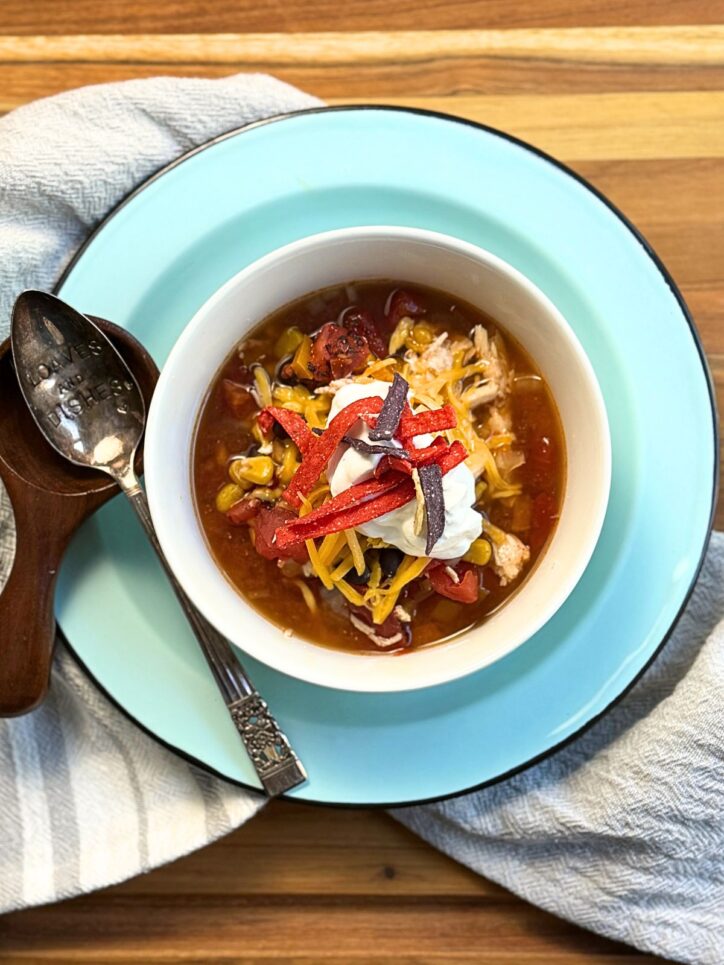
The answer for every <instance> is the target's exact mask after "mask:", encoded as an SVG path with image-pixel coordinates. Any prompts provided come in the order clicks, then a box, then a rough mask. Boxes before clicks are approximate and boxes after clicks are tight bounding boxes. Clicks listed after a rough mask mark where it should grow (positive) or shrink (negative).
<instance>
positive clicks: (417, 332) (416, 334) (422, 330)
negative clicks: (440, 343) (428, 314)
mask: <svg viewBox="0 0 724 965" xmlns="http://www.w3.org/2000/svg"><path fill="white" fill-rule="evenodd" d="M412 337H413V338H414V339H415V341H416V342H419V343H420V344H421V345H429V344H430V342H432V340H433V339H434V338H435V333H434V331H433V330H432V328H431V327H430V326H429V325H428V324H427V323H426V322H418V323H417V325H414V326H413V328H412Z"/></svg>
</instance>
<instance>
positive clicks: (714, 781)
mask: <svg viewBox="0 0 724 965" xmlns="http://www.w3.org/2000/svg"><path fill="white" fill-rule="evenodd" d="M316 103H318V102H317V101H316V100H314V99H313V98H310V97H308V96H306V95H304V94H301V93H300V92H298V91H296V90H294V89H292V88H290V87H288V86H286V85H284V84H281V83H279V82H278V81H275V80H273V79H271V78H268V77H261V76H248V75H247V76H237V77H230V78H226V79H224V80H192V79H176V78H167V77H166V78H156V79H153V80H143V81H130V82H128V83H125V84H111V85H103V86H99V87H94V88H85V89H82V90H78V91H73V92H70V93H68V94H62V95H59V96H58V97H53V98H49V99H47V100H44V101H38V102H36V103H34V104H31V105H29V106H27V107H23V108H21V109H20V110H17V111H15V112H14V113H12V114H10V115H8V116H7V117H5V118H3V119H2V120H0V264H2V265H3V272H2V276H1V277H0V338H2V337H4V336H5V335H6V334H7V328H8V322H9V313H10V308H11V306H12V303H13V301H14V299H15V296H16V295H17V294H18V292H20V291H21V290H22V289H23V288H28V287H39V288H48V287H51V286H52V285H53V283H54V281H55V279H56V278H57V277H58V275H59V273H60V272H61V271H62V269H63V267H64V265H65V264H67V262H68V260H69V258H70V257H71V255H72V254H73V252H74V250H76V249H77V248H78V246H79V245H80V244H81V242H82V241H83V239H84V238H85V237H86V236H87V234H88V232H89V231H90V230H91V229H92V228H93V226H94V225H95V224H96V223H97V222H98V221H99V219H101V218H102V217H103V215H104V214H105V213H106V212H107V211H108V210H109V209H110V208H111V207H113V205H114V204H116V203H117V202H118V201H119V200H120V199H121V198H122V197H123V196H124V195H125V194H126V193H127V192H128V191H129V190H130V189H131V188H132V187H133V186H134V185H135V184H137V183H138V182H139V181H140V180H142V179H143V178H144V177H146V176H147V175H149V174H150V173H151V172H153V171H155V170H156V169H157V168H159V167H161V166H162V165H163V164H165V163H167V162H168V161H170V160H172V159H173V158H175V157H177V156H178V155H180V154H182V153H183V152H185V151H187V150H188V149H189V148H192V147H194V146H195V145H197V144H200V143H202V142H203V141H205V140H208V139H209V138H211V137H213V136H215V135H216V134H219V133H222V132H223V131H226V130H229V129H231V128H234V127H238V126H239V125H240V124H243V123H245V122H248V121H251V120H255V119H257V118H262V117H266V116H270V115H273V114H276V113H280V112H284V111H288V110H294V109H296V108H300V107H307V106H311V105H313V104H316ZM10 516H11V514H10V511H9V507H8V504H7V501H6V500H5V499H4V498H3V497H2V496H1V495H0V586H2V584H3V583H4V580H5V579H6V577H7V573H8V572H9V568H10V565H11V560H12V555H13V530H12V520H11V518H10ZM723 616H724V537H723V536H721V535H716V536H715V538H714V539H713V541H712V545H711V548H710V551H709V555H708V557H707V560H706V563H705V566H704V570H703V572H702V576H701V578H700V581H699V584H698V587H697V590H696V592H695V594H694V597H693V598H692V601H691V603H690V604H689V607H688V609H687V612H686V613H685V615H684V617H683V618H682V620H681V621H680V623H679V626H678V628H677V630H676V632H675V634H674V635H673V637H672V639H671V641H670V642H669V643H668V645H667V646H666V648H665V650H664V651H663V654H662V655H661V656H660V657H659V658H658V659H657V660H656V662H655V663H654V665H653V666H652V668H651V669H650V670H649V671H648V672H647V673H646V675H645V676H644V677H643V679H642V680H641V681H640V682H639V683H638V684H637V685H636V687H635V688H634V689H633V690H632V691H631V693H630V694H629V695H628V696H627V697H626V698H625V699H624V700H623V701H622V702H621V703H620V704H619V705H618V706H617V707H616V708H615V709H614V710H613V711H611V713H609V714H608V715H606V716H605V717H604V718H603V719H602V720H601V721H599V722H598V723H597V724H596V725H595V727H593V728H592V729H591V730H590V731H588V733H587V734H586V735H584V736H583V737H581V738H579V739H578V740H577V741H575V742H574V743H572V744H571V745H569V746H568V747H567V748H566V749H565V750H563V751H561V752H559V753H558V754H556V755H554V756H553V757H551V758H549V759H548V760H546V761H544V762H543V763H542V764H539V765H538V766H536V767H534V768H531V769H529V770H528V771H526V772H524V773H523V774H520V775H518V776H517V777H515V778H512V779H511V780H508V781H506V782H504V783H501V784H499V785H497V786H495V787H492V788H488V789H487V790H485V791H481V792H478V793H476V794H472V795H468V796H466V797H463V798H459V799H457V800H455V801H448V802H445V803H442V804H437V805H428V806H425V807H420V808H410V809H407V810H405V811H398V812H396V814H395V817H397V818H398V819H399V820H401V821H403V822H404V823H405V824H407V825H408V826H409V827H411V828H413V829H414V830H415V831H417V832H418V833H419V834H420V835H422V836H423V837H424V838H426V839H427V840H428V841H430V842H431V843H433V844H435V845H436V846H437V847H439V848H441V849H442V850H444V851H446V852H447V853H448V854H450V855H452V856H453V857H455V858H457V859H458V860H459V861H462V862H464V863H465V864H467V865H469V866H470V867H472V868H474V869H475V870H476V871H478V872H480V873H481V874H484V875H485V876H486V877H488V878H491V879H492V880H494V881H497V882H500V883H501V884H503V885H505V886H506V887H507V888H509V889H511V890H512V891H514V892H516V893H517V894H519V895H521V896H523V897H524V898H527V899H528V900H529V901H531V902H534V903H536V904H538V905H540V906H541V907H543V908H546V909H548V910H549V911H552V912H554V913H555V914H557V915H560V916H562V917H564V918H568V919H570V920H571V921H574V922H577V923H578V924H580V925H582V926H584V927H586V928H589V929H591V930H593V931H596V932H599V933H601V934H603V935H607V936H609V937H611V938H615V939H619V940H623V941H626V942H629V943H631V944H633V945H636V946H637V947H639V948H641V949H643V950H646V951H651V952H656V953H658V954H661V955H665V956H667V957H670V958H674V959H677V960H679V961H682V962H691V963H697V965H714V963H722V962H724V817H723V816H724V766H723V765H724V624H722V625H721V626H719V627H717V626H716V624H717V622H718V621H719V620H720V619H721V618H722V617H723ZM262 804H263V801H262V799H261V798H260V797H258V796H256V795H253V794H251V793H248V792H245V791H243V790H240V789H238V788H236V787H232V786H230V785H228V784H226V783H224V782H223V781H221V780H218V779H216V778H213V777H210V776H209V775H207V774H206V773H204V772H202V771H200V770H197V769H196V768H194V767H192V766H189V765H188V764H186V763H185V762H184V761H182V760H181V759H179V758H177V757H175V756H174V755H173V754H171V753H170V752H168V751H166V750H164V749H163V748H162V747H161V746H160V745H158V744H156V743H155V742H154V741H153V740H151V739H150V738H148V737H147V736H146V735H144V734H143V733H141V732H140V731H138V730H137V729H136V728H135V727H134V725H132V724H131V723H129V721H128V720H126V719H125V718H124V717H123V716H122V715H121V714H119V713H118V712H117V711H116V710H115V709H114V708H113V707H112V706H111V705H110V704H109V703H108V701H107V700H106V699H105V698H104V697H102V696H101V695H100V694H99V693H98V692H97V691H96V690H95V689H94V687H93V686H92V685H91V684H90V683H89V681H88V680H87V679H86V678H85V677H84V675H83V673H82V672H81V671H80V670H79V668H78V667H77V666H76V664H75V663H74V662H73V660H72V658H71V657H70V656H69V655H68V653H67V652H66V651H64V649H63V648H62V646H60V647H59V648H58V652H57V656H56V659H55V663H54V667H53V680H52V687H51V693H50V696H49V698H48V699H47V701H46V702H45V704H44V705H43V706H42V707H41V708H40V709H39V710H37V711H36V712H35V713H33V714H31V715H29V716H27V717H24V718H19V719H16V720H8V721H0V912H2V911H10V910H12V909H15V908H21V907H24V906H28V905H35V904H40V903H43V902H50V901H56V900H59V899H61V898H67V897H70V896H72V895H76V894H79V893H81V892H84V891H90V890H92V889H94V888H100V887H102V886H104V885H108V884H111V883H113V882H118V881H121V880H123V879H125V878H128V877H131V876H132V875H136V874H139V873H141V872H143V871H147V870H149V869H150V868H153V867H156V866H157V865H160V864H163V863H164V862H167V861H170V860H172V859H174V858H176V857H179V856H180V855H183V854H185V853H187V852H189V851H191V850H193V849H195V848H198V847H201V846H202V845H204V844H206V843H208V842H210V841H212V840H214V839H215V838H218V837H219V836H221V835H223V834H225V833H226V832H227V831H229V830H231V829H232V828H235V827H238V826H239V825H241V824H243V823H244V822H245V821H246V820H248V819H249V818H250V817H251V816H252V815H254V814H255V813H256V811H257V810H258V809H259V808H260V807H261V806H262Z"/></svg>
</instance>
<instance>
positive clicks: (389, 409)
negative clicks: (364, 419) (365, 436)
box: [370, 372, 410, 442]
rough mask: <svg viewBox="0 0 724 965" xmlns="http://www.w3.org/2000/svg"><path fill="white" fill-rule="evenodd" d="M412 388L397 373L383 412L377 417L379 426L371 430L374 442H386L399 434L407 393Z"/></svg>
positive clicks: (383, 405) (383, 406) (371, 437)
mask: <svg viewBox="0 0 724 965" xmlns="http://www.w3.org/2000/svg"><path fill="white" fill-rule="evenodd" d="M409 388H410V386H409V385H408V384H407V382H406V381H405V380H404V379H403V378H402V376H401V375H400V374H399V373H398V372H395V377H394V379H393V380H392V385H391V386H390V388H389V391H388V393H387V397H386V398H385V401H384V403H383V404H382V410H381V412H380V414H379V415H378V416H377V424H376V425H375V427H374V429H370V439H371V440H372V442H384V441H387V442H389V440H390V439H391V438H392V437H393V436H394V434H395V433H396V432H397V428H398V426H399V425H400V419H401V418H402V413H403V411H404V409H405V403H406V402H407V391H408V389H409Z"/></svg>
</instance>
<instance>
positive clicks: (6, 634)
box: [0, 316, 158, 717]
mask: <svg viewBox="0 0 724 965" xmlns="http://www.w3.org/2000/svg"><path fill="white" fill-rule="evenodd" d="M90 317H92V316H90ZM94 321H95V322H96V323H97V324H98V325H99V326H100V327H101V328H102V329H103V331H104V332H105V333H106V334H107V335H108V336H109V337H110V339H111V340H112V341H113V343H114V344H115V346H116V348H117V349H118V351H119V352H120V353H121V355H122V356H123V358H124V359H125V361H126V362H127V364H128V366H129V367H130V369H131V370H132V372H133V374H134V375H135V377H136V379H137V381H138V383H139V385H140V387H141V391H142V394H143V397H144V400H145V403H146V407H148V405H149V403H150V401H151V396H152V395H153V390H154V387H155V385H156V380H157V378H158V369H157V368H156V364H155V362H154V361H153V359H152V358H151V356H150V355H149V354H148V352H147V351H146V350H145V349H144V348H143V346H142V345H141V344H140V343H139V342H137V341H136V339H135V338H133V336H131V335H129V334H128V332H126V331H124V330H123V329H121V328H118V326H117V325H113V324H112V323H111V322H107V321H105V320H103V319H100V318H95V319H94ZM138 468H139V471H140V466H139V467H138ZM0 479H2V481H3V483H4V484H5V488H6V489H7V491H8V494H9V496H10V501H11V503H12V507H13V512H14V514H15V527H16V550H15V560H14V562H13V568H12V570H11V572H10V577H9V579H8V581H7V583H6V584H5V587H4V589H3V590H2V592H1V593H0V716H1V717H14V716H17V715H19V714H25V713H27V712H28V711H30V710H32V709H33V708H34V707H37V706H38V704H40V703H41V702H42V700H43V698H44V697H45V694H46V693H47V690H48V683H49V679H50V665H51V659H52V655H53V644H54V641H55V617H54V615H53V597H54V594H55V581H56V575H57V572H58V569H59V567H60V563H61V560H62V558H63V554H64V553H65V549H66V547H67V545H68V543H69V541H70V538H71V536H72V535H73V533H74V532H75V530H76V529H77V528H78V526H79V525H80V524H81V523H82V522H83V521H84V520H85V519H87V518H88V517H89V516H90V515H91V514H92V513H94V512H95V511H96V510H97V509H98V508H99V507H101V506H102V505H103V504H104V503H107V502H108V500H109V499H111V498H112V497H113V496H115V495H116V493H118V491H119V490H118V486H117V485H116V483H115V482H114V481H113V480H112V479H110V478H109V477H108V476H107V475H105V473H101V472H96V471H93V470H88V469H85V468H81V467H80V466H75V465H73V464H72V463H70V462H68V461H67V460H66V459H63V458H62V457H61V456H59V455H58V453H57V452H56V451H55V450H54V449H53V448H52V446H50V445H49V444H48V443H47V442H46V440H45V438H44V436H43V435H42V433H41V432H40V430H39V429H38V427H37V426H36V424H35V421H34V419H33V417H32V415H31V414H30V411H29V409H28V407H27V404H26V402H25V399H24V398H23V396H22V394H21V392H20V388H19V386H18V382H17V379H16V376H15V370H14V367H13V360H12V354H11V351H10V339H6V341H4V342H3V343H2V344H0Z"/></svg>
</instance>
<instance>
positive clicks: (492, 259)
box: [145, 227, 611, 691]
mask: <svg viewBox="0 0 724 965" xmlns="http://www.w3.org/2000/svg"><path fill="white" fill-rule="evenodd" d="M364 278H389V279H393V280H395V281H399V282H403V283H404V282H408V283H419V284H424V285H429V286H431V287H433V288H439V289H443V290H445V291H448V292H450V293H452V294H453V295H456V296H457V297H459V298H462V299H465V300H466V301H468V302H471V303H472V304H473V305H475V306H477V307H478V308H480V309H482V310H483V311H484V312H486V313H488V314H489V315H491V316H492V317H493V318H494V319H496V320H497V321H499V322H500V323H501V324H502V325H503V326H504V328H505V329H507V330H508V331H509V332H510V333H511V334H512V335H513V336H515V338H517V339H518V340H519V341H520V342H521V343H522V344H523V345H524V346H525V348H526V349H528V351H529V352H530V354H531V355H532V356H533V358H534V359H535V361H536V362H537V363H538V365H539V366H540V369H541V371H542V372H543V375H544V376H545V378H546V379H547V381H548V384H549V386H550V388H551V391H552V392H553V395H554V397H555V399H556V402H557V404H558V409H559V412H560V415H561V419H562V422H563V429H564V433H565V439H566V446H567V456H568V472H567V482H566V490H565V497H564V503H563V509H562V513H561V518H560V520H559V523H558V526H557V528H556V530H555V533H554V535H553V539H552V540H551V542H550V544H549V546H548V547H547V549H546V550H545V552H544V554H543V555H542V557H541V558H540V559H539V561H538V563H537V565H536V567H535V569H534V570H533V572H532V573H531V575H530V577H529V578H528V579H527V580H526V581H525V582H524V584H523V585H522V586H521V588H520V589H519V590H518V592H517V593H516V594H515V595H514V597H513V598H512V599H511V600H510V601H509V602H508V603H507V604H506V605H505V606H503V607H501V609H500V610H499V611H498V612H497V613H495V614H494V615H493V616H492V617H490V618H489V619H488V620H487V621H486V622H485V623H484V624H483V625H482V626H480V627H477V628H475V629H473V630H469V631H467V632H465V633H463V634H461V635H460V636H458V637H455V638H454V639H452V640H451V641H449V642H446V643H442V644H439V645H437V646H433V647H428V648H424V649H422V650H420V651H413V652H411V653H409V654H406V655H405V656H404V657H403V658H396V657H389V656H385V655H384V654H380V655H379V656H377V655H373V656H367V655H357V654H352V653H345V652H342V651H335V650H330V649H326V648H324V647H320V646H317V645H316V644H313V643H310V642H309V641H307V640H305V639H303V638H299V637H285V636H284V634H283V633H282V631H281V630H280V629H278V628H277V627H275V626H274V625H272V624H271V623H269V622H268V621H267V620H266V619H265V618H264V617H263V616H261V615H260V614H259V613H258V612H257V611H256V610H254V609H253V607H251V606H250V605H249V604H248V603H247V602H246V601H245V600H244V598H243V597H242V596H240V595H239V593H238V592H237V591H236V590H235V589H234V587H233V586H232V585H231V584H230V583H229V581H228V580H227V579H226V577H225V576H224V574H223V573H222V572H221V570H220V569H219V568H218V566H217V564H216V563H215V562H214V559H213V557H212V555H211V553H210V551H209V548H208V546H207V544H206V541H205V538H204V535H203V532H202V530H201V527H200V525H199V522H198V519H197V516H196V512H195V508H194V497H193V493H192V487H191V452H192V445H193V440H194V431H195V427H196V421H197V418H198V416H199V411H200V408H201V406H202V403H203V401H204V398H205V396H206V393H207V392H208V390H209V387H210V385H211V383H212V381H213V379H214V377H215V375H216V373H217V371H218V369H219V368H220V366H221V365H222V363H223V362H224V360H225V359H226V358H227V356H228V355H229V353H230V352H231V351H232V349H233V347H234V346H235V345H236V344H237V343H238V342H239V341H240V340H241V339H242V338H243V337H244V335H245V334H246V333H247V332H248V331H249V329H251V328H252V327H253V326H254V325H256V324H257V323H258V322H259V321H261V320H262V319H263V318H264V317H265V316H266V315H268V314H269V313H270V312H272V311H274V310H275V309H278V308H280V307H281V306H283V305H285V304H287V303H288V302H290V301H292V300H294V299H296V298H298V297H300V296H302V295H305V294H308V293H310V292H313V291H315V290H316V289H319V288H324V287H325V286H327V285H334V284H338V283H341V282H347V281H352V280H359V279H364ZM145 473H146V486H147V488H148V496H149V501H150V506H151V512H152V515H153V521H154V523H155V526H156V530H157V532H158V538H159V540H160V542H161V546H162V547H163V551H164V553H165V554H166V557H167V559H168V561H169V563H170V565H171V567H172V569H173V571H174V573H175V574H176V576H177V577H178V579H179V581H180V582H181V584H182V586H183V587H184V589H185V590H186V592H187V593H188V595H189V596H190V597H191V599H192V600H193V601H194V603H195V604H196V605H197V606H198V608H199V609H200V610H201V611H202V612H203V613H204V614H205V615H206V617H207V618H208V619H209V620H210V621H211V622H212V623H213V624H214V625H215V626H216V627H217V629H218V630H219V631H220V632H221V633H223V634H224V635H225V636H226V637H227V638H228V639H229V640H230V641H231V642H232V643H235V644H236V645H237V646H239V647H240V648H241V649H242V650H244V651H245V652H247V653H249V654H251V655H252V656H254V657H256V658H257V659H259V660H261V661H263V662H265V663H267V664H269V665H270V666H272V667H275V668H277V669H278V670H281V671H283V672H285V673H287V674H290V675H291V676H293V677H299V678H301V679H303V680H308V681H311V682H313V683H316V684H322V685H324V686H328V687H336V688H340V689H344V690H357V691H400V690H414V689H416V688H420V687H428V686H431V685H434V684H440V683H443V682H444V681H448V680H453V679H455V678H456V677H461V676H463V675H465V674H469V673H471V672H472V671H474V670H478V669H480V668H481V667H484V666H486V665H487V664H490V663H492V662H493V661H494V660H497V659H499V658H500V657H502V656H504V655H505V654H507V653H510V651H511V650H514V649H515V648H516V647H519V646H520V645H521V644H522V643H524V642H525V641H526V640H528V639H529V638H530V637H531V636H532V635H533V634H534V633H535V632H536V630H538V629H539V628H540V627H541V626H542V625H543V624H544V623H545V622H546V621H547V620H549V619H550V617H551V616H552V615H553V614H554V613H555V612H556V610H557V609H558V608H559V607H560V606H561V604H562V603H563V602H564V600H565V599H566V597H567V596H568V595H569V594H570V593H571V591H572V590H573V588H574V587H575V585H576V583H577V582H578V580H579V579H580V577H581V575H582V573H583V571H584V569H585V567H586V565H587V563H588V561H589V559H590V557H591V554H592V553H593V550H594V547H595V545H596V541H597V539H598V536H599V533H600V530H601V526H602V523H603V517H604V513H605V510H606V505H607V501H608V493H609V485H610V474H611V449H610V437H609V432H608V422H607V418H606V410H605V407H604V403H603V399H602V396H601V392H600V389H599V387H598V383H597V381H596V377H595V375H594V372H593V369H592V367H591V364H590V362H589V361H588V358H587V357H586V355H585V354H584V352H583V349H582V348H581V345H580V343H579V342H578V340H577V338H576V337H575V335H574V334H573V332H572V330H571V328H570V327H569V325H568V324H567V322H566V321H565V319H564V318H563V316H562V315H561V314H560V312H559V311H558V310H557V309H556V308H555V307H554V306H553V305H552V304H551V302H550V301H549V300H548V298H547V297H546V296H545V295H544V294H543V293H542V292H541V291H540V290H539V289H538V288H536V286H535V285H533V284H532V283H531V282H530V281H528V280H527V279H526V278H525V277H524V276H523V275H521V274H520V272H518V271H516V270H515V269H514V268H512V267H511V266H510V265H508V264H506V263H505V262H504V261H501V259H500V258H497V257H496V256H495V255H492V254H490V252H488V251H484V250H483V249H481V248H477V247H475V246H474V245H471V244H468V243H467V242H463V241H459V240H457V239H455V238H451V237H449V236H447V235H442V234H437V233H435V232H431V231H423V230H419V229H416V228H397V227H361V228H345V229H341V230H338V231H330V232H325V233H323V234H318V235H314V236H312V237H309V238H304V239H302V240H301V241H297V242H294V243H293V244H290V245H287V246H286V247H284V248H281V249H279V250H277V251H274V252H272V253H271V254H269V255H266V256H264V257H263V258H261V259H259V260H258V261H256V262H254V264H252V265H249V267H247V268H245V269H244V270H243V271H241V272H240V273H239V274H238V275H235V276H234V277H233V278H232V279H231V280H230V281H228V282H227V283H226V284H225V285H224V286H223V287H222V288H221V289H220V290H219V291H218V292H217V293H216V294H215V295H213V296H212V297H211V298H210V299H209V300H208V301H207V302H206V304H205V305H203V306H202V308H200V309H199V311H198V312H197V313H196V315H195V316H194V317H193V319H192V320H191V322H190V323H189V325H188V326H187V327H186V329H185V331H184V332H183V334H182V335H181V337H180V338H179V340H178V342H177V343H176V345H175V346H174V348H173V351H172V352H171V354H170V356H169V358H168V361H167V362H166V365H165V366H164V368H163V371H162V373H161V378H160V380H159V382H158V386H157V388H156V392H155V395H154V398H153V403H152V405H151V411H150V414H149V419H148V428H147V432H146V445H145Z"/></svg>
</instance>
